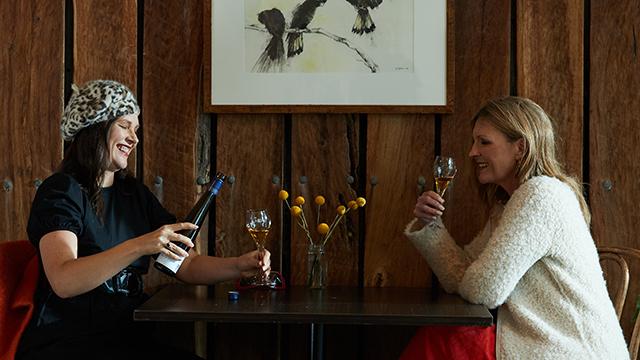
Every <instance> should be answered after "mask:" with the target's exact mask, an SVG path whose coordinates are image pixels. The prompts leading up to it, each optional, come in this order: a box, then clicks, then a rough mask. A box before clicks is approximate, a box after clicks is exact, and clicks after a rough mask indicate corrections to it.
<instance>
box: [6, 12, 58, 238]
mask: <svg viewBox="0 0 640 360" xmlns="http://www.w3.org/2000/svg"><path fill="white" fill-rule="evenodd" d="M0 38H1V39H3V40H2V44H0V79H2V80H1V81H0V93H2V94H3V95H2V96H0V129H2V130H1V131H2V134H3V135H2V136H1V137H0V154H1V155H0V159H1V161H0V204H1V205H0V241H8V240H19V239H26V238H27V233H26V224H27V220H28V217H29V211H30V209H31V200H32V199H33V196H34V195H35V190H36V186H35V185H36V182H37V180H43V179H45V178H46V177H47V176H49V175H50V174H51V173H52V172H53V170H54V169H55V167H56V166H57V165H58V163H59V162H60V160H61V159H62V139H61V136H60V115H61V114H62V109H63V74H64V71H63V67H64V2H63V1H43V2H37V1H36V2H34V1H2V2H0ZM36 134H37V135H36ZM5 182H6V183H5ZM5 185H6V186H7V188H5ZM9 185H11V187H8V186H9Z"/></svg>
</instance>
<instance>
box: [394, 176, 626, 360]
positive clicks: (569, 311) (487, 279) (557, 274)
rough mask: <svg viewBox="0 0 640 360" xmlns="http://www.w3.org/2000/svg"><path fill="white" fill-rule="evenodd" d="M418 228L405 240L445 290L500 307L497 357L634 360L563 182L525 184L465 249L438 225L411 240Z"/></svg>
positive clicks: (539, 180)
mask: <svg viewBox="0 0 640 360" xmlns="http://www.w3.org/2000/svg"><path fill="white" fill-rule="evenodd" d="M450 211H452V210H451V209H450ZM453 211H455V210H453ZM415 221H417V219H414V220H413V221H412V222H411V223H409V225H408V226H407V229H406V230H405V234H406V235H407V237H409V239H410V240H411V241H412V242H413V244H414V245H415V247H416V248H417V249H418V250H419V251H420V252H421V253H422V255H423V256H424V257H425V259H426V260H427V262H428V263H429V265H430V266H431V268H432V269H433V271H434V272H435V273H436V275H437V276H438V279H439V280H440V282H441V284H442V286H443V287H444V289H445V290H446V291H448V292H457V293H459V294H460V295H461V296H462V297H463V298H465V299H467V300H468V301H470V302H472V303H477V304H484V305H486V306H488V307H489V308H495V307H499V308H498V324H497V336H496V356H497V358H498V359H611V360H613V359H629V353H628V351H627V347H626V344H625V340H624V337H623V335H622V330H621V328H620V324H619V323H618V320H617V317H616V314H615V310H614V308H613V304H612V303H611V300H610V298H609V295H608V293H607V289H606V285H605V281H604V277H603V275H602V269H601V267H600V263H599V261H598V253H597V250H596V247H595V244H594V242H593V239H592V237H591V234H590V232H589V229H588V227H587V225H586V223H585V221H584V218H583V217H582V212H581V211H580V205H579V203H578V201H577V199H576V196H575V195H574V193H573V192H572V191H571V189H570V188H569V187H568V186H567V185H566V184H564V183H563V182H561V181H559V180H557V179H555V178H550V177H543V176H540V177H535V178H533V179H530V180H528V181H527V182H525V183H524V184H522V185H521V186H520V187H519V188H518V190H516V191H515V192H514V193H513V195H512V196H511V199H510V200H509V202H508V203H507V204H506V205H505V206H504V210H501V209H500V210H498V211H496V212H495V213H494V214H493V215H492V217H491V219H490V220H489V221H488V222H487V225H486V226H485V228H484V229H483V231H482V232H481V233H480V234H479V235H478V236H477V237H476V238H475V239H474V240H473V241H472V242H471V243H470V244H468V245H467V246H465V247H464V249H461V248H460V247H458V246H457V245H456V243H455V241H454V240H453V238H452V237H451V235H450V234H449V232H447V230H446V229H445V228H444V226H443V225H442V222H441V221H440V220H437V221H436V222H434V223H432V224H431V225H430V226H424V227H423V228H421V229H420V230H418V231H415V232H412V231H411V229H412V228H413V227H414V225H415Z"/></svg>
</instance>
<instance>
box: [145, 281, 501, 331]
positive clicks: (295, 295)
mask: <svg viewBox="0 0 640 360" xmlns="http://www.w3.org/2000/svg"><path fill="white" fill-rule="evenodd" d="M228 290H230V288H229V287H224V286H216V287H215V289H214V288H213V287H208V288H207V287H203V286H192V285H182V284H171V285H168V286H167V287H165V288H163V289H162V290H160V291H159V292H158V293H157V294H155V295H154V296H153V297H151V299H149V300H148V301H147V302H146V303H144V304H142V305H141V306H140V307H139V308H138V309H136V310H135V312H134V319H135V320H161V321H196V320H204V321H214V322H233V323H238V322H245V323H265V322H267V323H270V322H276V323H316V324H362V325H370V324H377V325H380V324H387V325H477V326H489V325H491V323H492V320H493V318H492V316H491V313H489V311H488V309H487V308H486V307H485V306H482V305H475V304H470V303H468V302H466V301H465V300H463V299H462V298H460V297H459V296H456V295H450V294H446V293H443V292H440V293H439V294H437V295H436V296H433V295H432V294H431V293H430V291H429V290H427V289H419V288H388V287H387V288H357V287H328V288H325V289H322V290H311V289H308V288H306V287H290V288H287V289H286V290H260V289H251V290H241V291H240V296H239V299H238V300H237V301H230V300H229V299H228V294H227V291H228Z"/></svg>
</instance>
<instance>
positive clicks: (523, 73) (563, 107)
mask: <svg viewBox="0 0 640 360" xmlns="http://www.w3.org/2000/svg"><path fill="white" fill-rule="evenodd" d="M516 9H517V12H518V15H517V25H518V29H517V31H516V33H517V37H518V39H517V44H518V51H517V53H518V60H517V73H518V75H517V79H518V94H519V95H521V96H524V97H528V98H530V99H532V100H533V101H535V102H536V103H538V104H539V105H540V106H542V108H543V109H545V111H546V112H547V113H548V114H549V115H550V116H551V117H552V118H553V119H554V120H555V126H556V135H557V137H558V139H559V140H561V141H559V142H558V144H559V147H558V156H559V158H560V160H561V161H563V162H564V163H565V164H566V167H567V171H568V172H569V173H570V174H572V175H574V176H577V177H578V178H582V149H583V146H582V145H583V144H582V143H583V138H582V137H583V135H582V134H583V132H582V120H583V116H582V108H583V77H584V76H583V63H584V61H583V58H584V55H583V49H584V45H583V43H584V41H583V28H584V20H583V19H584V2H583V1H577V0H563V1H557V0H544V1H538V0H519V1H518V4H517V7H516Z"/></svg>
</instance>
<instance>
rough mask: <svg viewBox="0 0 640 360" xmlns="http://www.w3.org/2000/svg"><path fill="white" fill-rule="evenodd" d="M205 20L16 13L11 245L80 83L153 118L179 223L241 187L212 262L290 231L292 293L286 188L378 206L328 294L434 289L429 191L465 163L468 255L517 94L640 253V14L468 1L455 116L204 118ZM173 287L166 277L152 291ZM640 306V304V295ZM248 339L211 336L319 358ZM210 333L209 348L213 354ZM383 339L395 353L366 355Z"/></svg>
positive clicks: (617, 5)
mask: <svg viewBox="0 0 640 360" xmlns="http://www.w3.org/2000/svg"><path fill="white" fill-rule="evenodd" d="M203 9H204V7H203V2H202V1H196V0H189V1H183V0H162V1H161V0H138V1H135V0H126V1H110V2H105V1H97V0H76V1H73V0H66V1H64V0H57V1H54V0H51V1H35V0H15V1H3V2H0V16H1V21H0V38H1V39H2V41H1V42H0V55H1V56H0V79H1V80H0V89H1V91H2V93H1V95H2V96H0V132H1V134H2V135H1V136H0V154H1V159H2V161H0V181H2V182H3V184H2V186H3V187H2V189H0V203H1V205H0V241H11V240H16V239H24V238H26V232H25V225H26V220H27V216H28V212H29V207H30V202H31V199H32V197H33V194H34V192H35V186H36V185H37V183H38V181H39V180H41V179H44V178H45V177H46V176H48V175H49V174H50V173H51V172H52V171H53V170H54V168H55V167H56V165H57V163H58V162H59V161H60V159H61V156H62V149H63V143H62V141H61V138H60V135H59V129H58V125H59V119H60V113H61V111H62V108H63V105H64V96H65V94H68V91H69V87H70V83H71V82H74V83H79V84H81V83H83V82H85V81H87V80H90V79H95V78H111V79H115V80H118V81H121V82H123V83H125V84H127V85H128V86H129V87H130V88H131V89H132V90H133V91H134V92H135V93H136V94H137V96H138V98H139V100H140V103H141V105H142V109H143V110H142V116H141V122H142V129H143V130H142V136H141V144H140V146H139V147H138V149H137V152H136V156H135V157H134V158H133V159H132V161H131V164H130V165H131V168H132V169H133V170H134V171H135V172H136V173H137V174H138V176H139V177H140V178H142V179H143V180H144V182H145V183H146V184H147V185H148V186H149V187H150V188H151V189H152V190H154V191H155V192H156V194H157V195H158V196H159V197H160V198H161V199H162V201H163V203H164V204H165V206H166V207H168V208H169V209H171V210H173V211H174V212H175V213H176V214H177V215H178V216H182V215H184V214H185V213H186V211H187V210H188V209H189V208H190V206H191V204H192V203H193V202H194V200H195V199H196V198H197V196H198V193H199V191H200V186H199V185H198V183H199V182H198V180H199V179H206V178H207V177H208V176H209V175H210V174H212V173H214V172H215V170H216V169H217V170H220V171H224V172H225V173H226V174H227V175H231V176H233V177H234V180H235V181H234V182H233V184H227V185H225V188H224V189H223V191H222V193H221V196H220V197H219V199H218V201H217V204H216V208H215V210H214V212H213V214H214V216H213V217H212V221H211V225H212V226H211V227H210V229H209V233H210V234H211V236H209V237H208V238H207V236H206V234H204V235H203V236H202V239H201V241H200V244H199V249H200V251H203V252H208V253H211V254H213V253H216V254H218V255H221V256H234V255H239V254H240V253H243V252H246V251H248V250H250V249H251V248H252V245H251V242H250V241H249V239H248V238H247V236H246V234H245V232H244V229H243V219H244V210H245V209H246V208H248V207H253V206H261V207H266V208H267V209H269V211H270V212H271V214H272V215H273V217H274V224H278V225H281V226H276V227H275V231H274V232H273V236H272V237H271V238H270V242H269V244H268V247H269V249H270V250H271V251H272V254H273V261H274V265H273V268H274V269H276V270H282V271H283V272H284V274H285V276H286V277H287V280H288V281H289V283H291V284H294V285H300V284H302V283H303V281H304V275H303V274H304V271H305V270H304V268H305V256H306V245H305V240H304V238H303V237H302V234H301V233H300V232H299V230H298V229H296V228H294V227H293V226H292V225H291V222H290V219H289V215H288V213H287V212H286V211H284V210H285V209H283V207H282V204H281V203H280V202H279V201H278V200H277V191H278V190H279V189H280V188H281V187H285V188H286V189H288V190H289V191H290V192H291V193H292V194H295V195H298V194H302V195H305V196H306V197H307V199H308V200H311V198H312V197H313V196H314V195H316V194H318V193H321V194H323V195H325V196H326V197H327V199H328V201H329V202H330V203H333V205H334V206H335V203H336V202H337V201H338V200H339V199H340V200H342V199H351V198H353V197H355V196H357V195H358V196H359V195H364V196H366V197H367V198H368V200H369V202H368V205H367V207H366V208H365V209H364V211H362V212H360V213H357V214H356V215H355V216H352V217H350V218H349V219H348V221H347V222H346V223H345V226H343V227H341V228H340V231H339V233H338V234H336V236H335V238H334V239H333V241H332V243H331V244H330V246H329V248H328V250H327V252H328V254H329V257H330V259H331V261H330V265H329V266H330V278H329V282H330V284H334V285H338V284H340V285H364V286H413V287H425V288H428V287H430V286H431V285H432V276H431V273H430V271H429V269H428V267H427V265H426V263H425V261H424V260H423V259H422V258H421V257H420V256H419V255H418V254H417V253H416V251H415V250H414V249H413V248H412V246H411V245H410V244H409V243H408V242H407V241H406V240H405V239H404V237H403V236H402V230H403V228H404V225H405V224H406V223H407V222H408V221H409V220H410V219H411V211H412V207H413V204H414V202H415V198H416V196H417V195H418V193H419V191H420V184H419V178H420V177H424V178H425V179H427V183H426V185H425V187H426V188H430V187H431V186H432V183H431V182H430V176H429V173H430V163H431V160H432V159H433V156H434V155H435V154H436V153H448V154H452V155H453V156H455V157H456V158H457V159H458V160H459V163H460V164H461V170H460V172H459V175H458V176H457V177H456V181H455V184H454V187H453V188H452V191H451V192H450V193H449V195H448V197H447V204H448V213H447V214H446V216H445V221H446V223H447V225H448V226H449V228H450V229H451V232H452V233H453V234H454V236H455V237H456V238H457V239H458V240H459V241H460V242H461V243H466V242H468V241H469V240H470V238H471V236H473V234H474V233H475V232H476V231H477V230H478V229H479V228H480V226H481V225H482V223H483V221H484V218H483V215H482V209H481V204H480V203H479V201H478V200H477V197H476V196H475V189H474V187H473V182H474V179H473V177H472V174H471V172H470V169H469V167H468V162H466V161H463V159H466V157H467V156H466V155H467V152H468V148H469V144H470V131H471V125H470V118H471V116H472V115H473V114H474V112H475V111H476V110H477V109H478V108H479V107H480V106H481V104H482V103H483V102H485V101H486V100H487V99H490V98H492V97H495V96H499V95H507V94H514V95H521V96H527V97H530V98H532V99H533V100H534V101H536V102H538V103H539V104H540V105H541V106H542V107H543V108H545V109H546V110H547V111H548V112H549V113H550V114H551V115H552V116H553V117H554V118H555V119H556V121H557V130H558V134H559V135H560V136H561V138H562V143H561V147H560V152H561V156H562V158H563V159H564V160H565V161H566V164H567V169H568V170H569V171H570V172H571V173H573V174H575V175H576V176H578V177H580V178H581V179H582V180H583V181H584V182H585V183H587V184H588V187H587V190H588V196H589V202H590V206H591V209H592V212H593V224H592V231H593V234H594V237H595V239H596V242H597V243H598V245H623V246H631V247H636V248H639V247H640V240H638V239H637V237H635V236H634V234H636V233H638V232H639V231H640V222H638V221H635V216H634V210H635V208H636V207H637V203H638V202H639V201H640V194H639V192H638V190H637V186H636V185H637V183H638V181H637V179H638V178H639V177H640V164H639V163H638V162H637V161H635V159H634V158H633V155H634V153H635V150H636V148H635V147H634V143H637V140H636V138H637V125H636V120H637V119H636V118H637V115H636V114H638V113H640V96H638V94H639V93H640V62H639V60H638V58H639V57H638V29H640V23H639V20H638V19H640V7H639V6H638V2H637V1H633V0H616V1H614V0H598V1H577V0H458V1H455V48H456V50H455V79H456V81H455V111H454V112H453V113H452V114H447V115H433V114H396V115H394V114H238V115H230V114H219V115H216V114H204V113H203V112H202V111H201V109H202V102H203V99H202V97H203V96H202V94H203V91H202V84H203V78H202V76H203V60H202V55H203V48H202V44H203ZM633 270H634V273H635V274H637V273H638V264H634V266H633ZM164 281H166V279H165V278H163V277H161V276H158V275H157V274H156V275H154V274H152V275H151V280H150V282H151V283H152V284H153V285H158V284H160V283H162V282H164ZM632 291H633V293H632V294H637V291H638V288H637V286H636V285H635V284H634V286H633V287H632ZM632 296H635V295H632ZM631 312H632V309H628V311H627V314H626V315H625V319H626V320H625V331H626V332H627V333H628V332H629V323H630V318H631V315H630V313H631ZM244 326H246V327H227V328H225V327H224V325H221V326H215V327H214V328H213V329H212V330H211V329H210V330H211V331H210V334H215V335H216V336H215V337H216V338H220V339H222V340H224V338H222V337H223V336H224V335H221V334H225V333H226V334H235V336H236V338H239V339H245V340H246V339H247V338H255V336H249V337H247V333H253V334H255V335H256V336H260V335H259V334H263V333H264V332H269V333H271V334H280V335H282V336H280V337H278V336H275V335H273V336H271V337H269V338H267V339H266V340H264V346H266V347H267V348H268V349H271V350H269V351H268V353H269V354H273V355H268V356H261V357H276V355H278V356H280V355H281V356H282V357H285V358H287V357H291V358H297V357H300V355H301V352H303V349H304V347H303V346H301V345H299V346H293V345H288V342H287V341H286V340H282V339H284V338H286V337H287V336H288V337H290V338H291V339H297V340H300V341H302V342H304V341H307V338H306V337H305V335H304V332H305V331H307V330H306V329H305V328H304V327H302V326H291V327H287V326H283V327H276V326H266V327H259V326H254V327H251V326H248V325H244ZM203 329H204V327H200V330H198V331H196V333H197V334H199V335H198V336H199V337H200V338H202V337H203V336H205V335H204V334H206V331H205V330H203ZM329 330H331V332H330V333H331V334H338V335H327V340H328V341H327V349H326V351H327V355H330V354H332V353H333V354H335V353H336V352H337V351H342V352H344V353H347V354H351V355H353V356H365V357H366V358H394V357H396V356H397V355H398V354H399V352H400V351H401V349H402V347H403V346H404V345H405V344H406V342H407V341H408V339H409V337H410V335H411V334H412V332H413V329H411V328H400V327H398V328H396V329H395V331H391V332H390V331H389V329H388V328H386V329H379V328H376V327H366V328H365V329H364V330H365V332H364V334H362V335H359V333H360V332H361V331H360V330H362V329H358V328H356V327H330V328H329ZM328 333H329V331H328ZM390 333H391V335H389V334H390ZM301 334H302V335H301ZM383 336H384V339H389V340H388V341H385V342H383V341H375V342H374V343H375V344H378V345H373V346H371V347H367V348H365V347H364V346H363V345H362V344H363V341H365V340H366V339H367V338H368V339H378V340H382V339H383ZM211 337H213V336H210V338H211ZM345 338H346V339H350V340H349V341H345V340H344V339H345ZM278 339H280V340H278ZM222 340H218V341H215V340H213V341H212V342H211V344H210V349H209V350H210V351H209V353H210V355H212V357H213V355H215V357H216V358H230V357H232V356H234V355H237V354H235V353H231V352H229V350H228V349H226V350H225V346H224V345H221V344H225V342H224V341H222ZM227 340H228V341H233V336H230V335H227ZM351 340H353V341H351ZM367 343H371V341H367ZM284 344H287V345H286V346H285V345H284ZM234 348H236V349H237V348H238V347H237V346H234ZM244 351H248V352H249V353H248V355H252V356H257V354H259V353H260V352H257V353H256V352H255V351H256V350H255V349H253V350H252V349H246V350H244ZM251 351H254V353H251Z"/></svg>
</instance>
